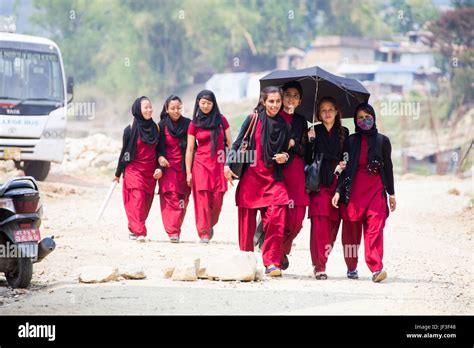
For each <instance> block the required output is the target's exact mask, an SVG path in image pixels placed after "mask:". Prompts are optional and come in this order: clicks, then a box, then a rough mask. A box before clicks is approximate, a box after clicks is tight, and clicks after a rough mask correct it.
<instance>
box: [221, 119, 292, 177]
mask: <svg viewBox="0 0 474 348" xmlns="http://www.w3.org/2000/svg"><path fill="white" fill-rule="evenodd" d="M275 117H278V120H273V121H274V122H278V123H279V126H281V128H280V127H275V128H274V129H273V131H274V132H275V133H277V132H282V133H283V134H281V135H280V137H278V138H279V139H278V141H275V142H278V143H279V144H278V146H277V147H278V148H279V149H276V148H274V149H273V150H272V151H274V152H273V153H281V152H285V149H284V148H285V147H286V151H288V150H287V148H288V141H289V135H290V133H289V127H288V126H286V122H285V120H283V118H282V117H281V116H279V115H277V116H275ZM267 118H268V116H266V114H265V111H263V112H261V113H260V114H259V115H258V116H257V124H258V122H262V121H266V120H267ZM251 120H252V115H249V116H247V118H246V119H245V121H244V123H243V124H242V127H241V128H240V132H239V135H238V136H237V138H236V139H235V141H234V142H233V143H232V147H231V150H230V152H229V153H228V156H227V160H226V164H225V165H226V166H230V158H231V157H232V156H231V153H233V154H235V153H237V150H238V149H239V147H240V145H241V144H242V140H243V138H244V135H245V132H246V131H247V129H248V128H249V126H250V121H251ZM270 121H272V120H270ZM257 124H255V129H257ZM263 126H264V125H262V139H261V141H262V150H263V151H265V146H264V144H265V142H264V134H263V132H264V127H263ZM269 128H270V127H269ZM275 136H278V134H275ZM267 137H271V135H269V136H267ZM284 144H286V145H284ZM249 149H250V150H255V149H256V143H255V132H254V134H253V136H252V137H251V138H250V139H249ZM262 155H264V154H262ZM287 163H288V162H287ZM287 163H285V164H278V163H276V162H275V161H273V162H272V165H273V167H274V171H273V177H274V178H275V180H276V181H281V180H283V168H284V167H285V166H286V164H287ZM249 164H250V163H244V166H243V168H242V174H243V173H244V171H245V169H246V168H247V166H248V165H249Z"/></svg>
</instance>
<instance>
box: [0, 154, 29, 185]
mask: <svg viewBox="0 0 474 348" xmlns="http://www.w3.org/2000/svg"><path fill="white" fill-rule="evenodd" d="M23 175H25V172H23V171H22V170H20V169H17V168H16V166H15V162H13V160H7V161H0V183H3V182H5V181H7V180H8V179H11V178H14V177H16V176H23Z"/></svg>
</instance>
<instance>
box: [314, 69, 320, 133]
mask: <svg viewBox="0 0 474 348" xmlns="http://www.w3.org/2000/svg"><path fill="white" fill-rule="evenodd" d="M318 89H319V79H317V78H316V92H315V95H314V104H313V125H314V124H315V123H316V122H315V120H314V118H315V117H316V104H317V103H318ZM318 112H319V110H318Z"/></svg>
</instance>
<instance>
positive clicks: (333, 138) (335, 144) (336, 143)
mask: <svg viewBox="0 0 474 348" xmlns="http://www.w3.org/2000/svg"><path fill="white" fill-rule="evenodd" d="M314 129H315V132H316V138H315V139H314V142H315V143H314V151H315V152H318V153H324V156H323V162H322V163H321V184H322V185H323V186H326V187H330V186H331V184H332V181H333V179H334V169H335V167H336V165H337V164H335V162H339V161H340V159H341V155H342V146H341V140H340V137H339V132H340V130H339V127H337V126H336V125H334V126H333V127H332V128H331V132H328V130H327V129H326V127H325V126H324V125H323V124H318V125H316V126H315V128H314ZM343 129H344V130H346V128H343ZM348 133H349V132H348V131H347V133H346V134H345V137H346V138H347V136H348Z"/></svg>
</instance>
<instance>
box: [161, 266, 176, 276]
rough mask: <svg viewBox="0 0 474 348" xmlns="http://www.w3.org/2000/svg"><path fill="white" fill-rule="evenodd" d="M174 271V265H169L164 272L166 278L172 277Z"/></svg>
mask: <svg viewBox="0 0 474 348" xmlns="http://www.w3.org/2000/svg"><path fill="white" fill-rule="evenodd" d="M173 272H174V267H169V268H167V269H165V271H164V272H163V276H164V278H165V279H169V278H171V276H172V275H173Z"/></svg>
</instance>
